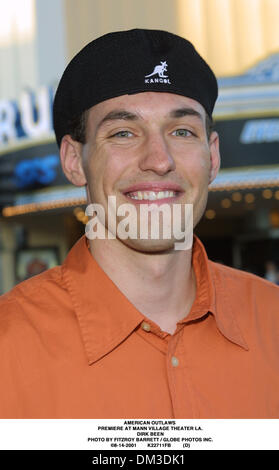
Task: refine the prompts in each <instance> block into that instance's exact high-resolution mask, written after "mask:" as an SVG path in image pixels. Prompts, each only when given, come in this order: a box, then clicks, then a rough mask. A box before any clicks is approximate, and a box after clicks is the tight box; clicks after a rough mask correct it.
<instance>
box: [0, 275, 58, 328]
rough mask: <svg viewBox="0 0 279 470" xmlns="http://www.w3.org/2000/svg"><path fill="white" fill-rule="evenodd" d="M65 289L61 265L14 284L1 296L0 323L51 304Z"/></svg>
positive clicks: (13, 319)
mask: <svg viewBox="0 0 279 470" xmlns="http://www.w3.org/2000/svg"><path fill="white" fill-rule="evenodd" d="M63 290H64V286H63V282H62V272H61V266H55V267H54V268H51V269H48V270H46V271H44V272H43V273H40V274H37V275H36V276H33V277H32V278H29V279H26V280H25V281H22V282H20V283H19V284H17V285H16V286H14V287H13V288H12V289H11V290H10V291H9V292H6V293H5V294H3V295H1V296H0V325H1V324H2V326H3V323H4V324H6V323H7V322H9V321H10V320H12V321H13V322H14V321H15V317H17V318H19V317H20V316H24V315H25V314H26V312H28V311H30V312H34V311H36V310H37V311H39V310H41V309H44V307H45V306H48V307H49V308H50V310H51V306H52V305H54V304H55V302H56V301H57V296H59V293H61V292H62V291H63Z"/></svg>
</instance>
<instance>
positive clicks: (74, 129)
mask: <svg viewBox="0 0 279 470" xmlns="http://www.w3.org/2000/svg"><path fill="white" fill-rule="evenodd" d="M88 114H89V110H86V111H84V112H83V113H81V114H80V115H79V116H77V117H75V118H73V119H72V120H71V121H69V123H68V127H69V134H70V136H71V137H72V139H74V140H76V141H77V142H80V143H81V144H85V143H86V125H87V118H88ZM205 128H206V135H207V138H208V140H209V138H210V135H211V133H212V132H213V129H214V123H213V119H212V117H211V116H209V115H208V114H207V113H205Z"/></svg>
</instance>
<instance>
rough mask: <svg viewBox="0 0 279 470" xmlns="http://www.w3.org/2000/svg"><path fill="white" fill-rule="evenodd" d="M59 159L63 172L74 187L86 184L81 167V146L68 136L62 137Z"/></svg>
mask: <svg viewBox="0 0 279 470" xmlns="http://www.w3.org/2000/svg"><path fill="white" fill-rule="evenodd" d="M60 159H61V165H62V169H63V172H64V173H65V175H66V177H67V179H68V180H69V181H71V183H73V184H74V185H75V186H84V185H86V184H87V181H86V177H85V173H84V170H83V167H82V144H81V143H80V142H77V141H76V140H73V139H72V137H71V136H70V135H64V137H63V139H62V141H61V145H60Z"/></svg>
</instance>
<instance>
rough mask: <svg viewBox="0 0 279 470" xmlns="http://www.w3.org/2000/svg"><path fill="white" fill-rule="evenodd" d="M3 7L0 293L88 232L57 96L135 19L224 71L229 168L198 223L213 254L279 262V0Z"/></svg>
mask: <svg viewBox="0 0 279 470" xmlns="http://www.w3.org/2000/svg"><path fill="white" fill-rule="evenodd" d="M0 13H1V14H0V68H1V74H0V210H1V215H0V293H3V292H6V291H8V290H9V289H10V288H11V287H12V286H13V285H14V284H16V283H17V282H19V281H21V280H23V279H25V278H27V277H29V276H30V275H33V274H36V273H37V272H40V270H43V269H45V268H46V267H51V266H53V265H55V264H57V263H61V262H62V261H63V259H64V258H65V256H66V253H67V252H68V250H69V248H70V247H71V246H72V244H73V243H74V241H75V240H76V239H77V238H78V237H79V236H80V235H81V234H82V233H84V223H85V222H86V217H85V215H84V209H85V201H86V199H85V190H84V188H75V187H73V186H72V185H71V184H69V183H68V181H67V180H66V178H65V176H64V175H63V173H62V171H61V168H60V165H59V152H58V149H57V147H56V144H55V141H54V134H53V130H52V119H51V105H52V99H53V94H54V92H55V87H56V85H57V82H58V80H59V78H60V77H61V74H62V72H63V70H64V68H65V66H66V64H67V63H68V61H69V60H70V59H71V58H72V57H73V56H74V55H75V54H76V53H77V52H78V50H80V49H81V48H82V47H83V46H84V45H85V44H86V43H87V42H89V41H90V40H92V39H94V38H96V37H98V36H100V35H102V34H105V33H107V32H109V31H113V30H123V29H131V28H135V27H145V28H150V29H152V28H157V29H165V30H168V31H171V32H173V33H177V34H180V35H182V36H184V37H187V38H188V39H190V40H191V41H192V42H193V43H194V44H195V46H196V48H197V49H198V51H199V52H200V53H201V54H202V55H203V57H204V58H205V59H206V60H207V61H208V63H209V64H210V65H211V67H212V68H213V70H214V71H215V73H216V74H217V76H218V77H219V86H220V96H219V99H218V102H217V106H216V111H215V115H214V117H215V121H216V130H217V131H218V132H219V134H220V138H221V156H222V169H221V171H220V174H219V175H218V177H217V179H216V180H215V182H213V183H212V185H211V187H210V194H209V201H208V208H207V211H206V213H205V217H204V218H203V220H202V221H201V222H200V224H199V226H198V227H197V230H196V232H197V234H198V235H200V236H201V238H202V240H203V241H204V242H205V245H206V247H207V249H208V252H209V256H211V258H213V259H216V260H217V261H221V262H224V263H225V264H229V265H232V266H235V267H239V268H242V269H247V270H251V271H253V272H255V273H257V274H260V275H262V274H263V272H262V269H263V265H264V261H265V260H266V259H273V260H274V259H275V260H276V261H279V210H278V205H279V152H278V150H279V54H278V52H279V32H278V26H277V25H278V20H279V0H195V1H194V2H193V1H192V0H152V2H150V1H147V0H142V1H141V2H138V1H136V0H135V1H134V0H118V1H117V2H116V1H114V0H80V1H79V2H76V0H48V2H45V0H25V1H24V2H22V1H21V0H10V1H9V2H8V3H7V2H4V1H2V0H0Z"/></svg>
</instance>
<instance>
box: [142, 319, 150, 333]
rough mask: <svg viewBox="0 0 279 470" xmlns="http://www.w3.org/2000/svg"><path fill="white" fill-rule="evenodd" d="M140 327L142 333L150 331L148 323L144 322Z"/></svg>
mask: <svg viewBox="0 0 279 470" xmlns="http://www.w3.org/2000/svg"><path fill="white" fill-rule="evenodd" d="M141 327H142V329H143V330H144V331H150V330H151V326H150V325H149V323H146V321H143V322H142V324H141Z"/></svg>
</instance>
